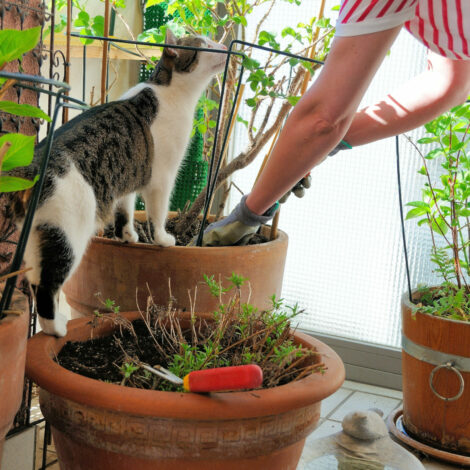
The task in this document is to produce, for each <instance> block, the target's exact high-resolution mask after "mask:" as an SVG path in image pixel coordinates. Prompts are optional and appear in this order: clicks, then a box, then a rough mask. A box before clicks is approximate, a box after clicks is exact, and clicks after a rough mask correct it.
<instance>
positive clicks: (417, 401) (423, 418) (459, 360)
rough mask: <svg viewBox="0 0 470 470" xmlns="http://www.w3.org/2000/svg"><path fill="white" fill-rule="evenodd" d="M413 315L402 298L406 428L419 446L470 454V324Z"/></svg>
mask: <svg viewBox="0 0 470 470" xmlns="http://www.w3.org/2000/svg"><path fill="white" fill-rule="evenodd" d="M413 299H414V300H415V301H416V302H417V303H418V302H419V300H420V299H419V294H417V292H416V291H415V292H414V294H413ZM413 307H414V309H413ZM414 310H416V305H413V304H411V302H410V301H409V299H408V295H406V296H404V297H403V299H402V325H403V352H402V375H403V422H404V425H405V427H406V430H407V431H408V432H409V433H410V434H411V435H412V436H414V437H415V438H417V439H418V441H420V442H423V443H426V444H428V445H431V446H432V447H435V448H438V449H442V450H446V451H448V452H454V453H457V454H465V455H470V420H469V418H468V417H469V416H470V350H469V344H470V322H468V321H459V320H455V319H452V318H446V317H444V316H443V317H438V316H433V315H429V314H426V313H423V312H419V311H418V312H416V313H414ZM430 410H432V412H430Z"/></svg>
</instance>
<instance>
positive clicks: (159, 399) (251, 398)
mask: <svg viewBox="0 0 470 470" xmlns="http://www.w3.org/2000/svg"><path fill="white" fill-rule="evenodd" d="M125 315H126V316H130V317H131V318H137V317H138V315H139V313H138V312H128V313H126V314H125ZM87 324H89V319H87V318H80V319H77V320H72V321H71V322H69V324H68V328H69V333H68V334H67V336H66V337H65V338H59V339H58V338H55V337H52V336H47V335H45V334H44V333H39V334H36V335H35V336H34V337H33V338H31V339H30V340H29V341H28V352H27V360H26V374H27V376H28V377H29V378H30V379H32V380H33V381H34V382H35V383H37V384H38V385H39V386H40V387H42V388H44V389H45V390H47V391H49V392H50V393H53V394H55V395H58V396H60V397H63V398H66V399H70V400H73V401H75V402H78V403H82V404H87V405H88V406H91V407H96V408H104V409H108V410H119V411H121V412H125V413H130V414H136V415H144V416H159V417H168V418H176V419H185V418H188V417H191V418H192V419H205V420H208V421H213V420H221V419H236V418H251V417H255V416H264V415H266V416H268V415H272V414H273V411H276V413H282V412H285V411H288V410H291V409H295V408H301V407H304V406H307V405H310V404H312V403H315V402H318V401H320V400H323V399H324V398H326V397H327V396H329V395H331V394H332V393H333V392H334V391H336V390H337V389H338V388H339V387H340V386H341V385H342V383H343V382H344V379H345V370H344V365H343V362H342V361H341V359H340V358H339V356H338V355H337V354H336V353H335V352H334V351H333V350H332V349H331V348H330V347H328V346H327V345H325V344H324V343H322V342H321V341H319V340H317V339H315V338H312V337H311V336H309V335H306V334H304V333H295V336H296V337H297V338H298V339H299V340H300V341H301V342H302V343H304V344H306V345H310V346H313V347H315V348H316V349H317V350H318V352H319V353H320V354H321V360H322V362H323V363H324V364H325V366H326V368H327V369H326V372H325V373H324V374H321V373H316V374H312V375H311V376H309V377H306V378H304V379H301V380H299V381H297V382H291V383H289V384H286V385H282V386H279V387H275V388H271V389H263V390H254V391H246V392H229V393H212V394H208V395H203V394H193V393H179V392H161V391H154V390H141V389H135V388H129V387H123V386H120V385H115V384H108V383H103V382H100V381H98V380H94V379H90V378H87V377H84V376H81V375H78V374H75V373H73V372H71V371H69V370H67V369H64V368H63V367H61V366H60V365H58V364H57V363H56V362H55V361H54V360H53V359H52V358H53V356H54V354H56V353H57V352H58V351H60V349H61V348H62V347H63V345H64V344H65V342H66V341H67V340H68V337H69V335H70V333H71V332H73V331H74V330H75V331H77V330H79V329H80V330H81V329H83V328H86V329H89V328H90V325H87Z"/></svg>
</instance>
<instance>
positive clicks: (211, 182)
mask: <svg viewBox="0 0 470 470" xmlns="http://www.w3.org/2000/svg"><path fill="white" fill-rule="evenodd" d="M72 36H76V37H81V38H87V39H96V40H100V41H109V42H111V44H113V45H114V43H115V44H133V45H137V46H156V47H172V48H173V49H189V50H194V51H195V50H198V51H203V52H211V53H216V54H226V55H227V59H226V61H225V70H224V75H223V79H222V89H221V92H220V103H222V102H223V99H224V96H225V88H226V84H227V70H228V65H229V62H230V58H231V57H232V56H239V57H242V58H246V55H245V53H243V52H240V51H237V50H234V48H235V46H236V45H240V46H244V47H250V48H254V49H259V50H262V51H265V52H271V53H274V54H278V55H283V56H286V57H290V58H292V59H297V60H301V61H305V62H310V63H314V64H321V65H323V61H321V60H316V59H311V58H309V57H305V56H301V55H298V54H292V53H291V52H284V51H278V50H276V49H272V48H270V47H266V46H260V45H258V44H254V43H251V42H247V41H242V40H240V39H234V40H233V41H231V43H230V45H229V47H228V49H227V50H219V49H209V48H204V47H193V46H180V45H174V44H166V43H156V42H142V41H132V40H129V39H116V38H105V37H102V36H85V35H80V34H77V33H72ZM115 47H118V46H117V45H115ZM244 70H245V68H244V66H243V64H242V65H241V68H240V72H239V75H238V83H237V88H236V91H235V98H234V100H233V104H232V107H231V109H230V112H229V118H228V122H227V126H226V128H225V131H224V136H223V141H222V146H221V147H220V152H219V155H216V149H217V141H218V138H219V131H220V118H221V116H220V113H221V107H220V106H219V110H218V113H217V120H216V125H215V132H214V142H213V145H212V154H211V158H210V163H209V172H208V177H207V191H206V196H205V201H204V209H203V215H202V223H201V229H200V231H199V233H198V236H197V242H196V245H197V246H201V245H202V237H203V234H204V225H205V221H206V219H207V216H208V212H209V207H210V204H211V201H212V197H213V195H214V192H215V190H216V186H217V177H218V174H219V170H220V165H221V163H222V158H221V156H222V155H223V154H224V151H225V148H226V146H227V141H228V134H229V129H230V124H231V123H232V121H233V118H234V114H235V107H236V103H237V98H238V95H239V92H240V86H241V84H242V79H243V73H244Z"/></svg>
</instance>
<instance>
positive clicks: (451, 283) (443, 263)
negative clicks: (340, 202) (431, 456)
mask: <svg viewBox="0 0 470 470" xmlns="http://www.w3.org/2000/svg"><path fill="white" fill-rule="evenodd" d="M425 128H426V131H427V136H426V137H424V138H422V139H421V140H419V141H418V143H421V144H434V145H433V147H434V148H433V149H432V150H431V151H429V152H427V153H423V152H422V151H421V150H420V149H418V147H417V146H415V147H416V148H417V150H418V151H419V153H420V154H421V156H422V160H423V167H422V168H421V169H420V171H419V172H420V173H421V174H422V175H423V176H424V178H425V183H424V187H423V190H422V194H423V198H422V200H421V201H414V202H410V203H408V205H409V206H411V207H412V208H411V210H410V211H409V212H408V215H407V218H408V219H410V218H418V224H420V225H425V226H427V227H429V228H430V229H431V234H432V242H433V246H432V251H431V260H432V261H433V263H434V264H435V271H436V273H438V274H439V275H440V277H441V278H442V283H441V284H440V285H437V286H420V287H418V288H417V289H416V290H415V291H414V292H413V294H412V302H411V301H410V300H409V298H408V295H405V296H404V297H403V300H402V322H403V356H402V357H403V371H402V373H403V422H404V425H405V427H406V430H407V432H409V433H410V434H411V435H412V436H414V437H416V438H417V439H418V440H419V441H421V442H423V443H425V444H428V445H430V446H432V447H435V448H438V449H441V450H444V451H447V452H454V453H456V454H465V455H468V454H469V453H470V438H469V436H470V420H469V419H468V416H469V413H470V386H469V384H470V366H469V364H470V349H469V344H470V291H469V286H468V282H469V279H470V276H469V275H470V264H469V246H470V239H469V220H470V219H469V217H470V203H469V199H468V198H469V196H470V153H469V148H470V146H469V143H470V136H469V130H470V105H469V103H466V104H463V105H461V106H457V107H456V108H454V109H452V110H451V112H449V113H446V114H444V115H442V116H440V117H438V118H437V119H435V120H434V121H432V122H430V123H429V124H427V125H426V126H425ZM432 160H437V161H438V163H439V165H440V167H441V172H440V173H441V174H440V178H439V179H438V182H434V181H432V179H433V178H432V176H431V172H430V168H429V167H430V164H431V163H430V162H431V161H432ZM432 163H436V162H432ZM467 460H468V459H467ZM467 463H468V461H467Z"/></svg>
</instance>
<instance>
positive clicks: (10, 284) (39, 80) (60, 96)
mask: <svg viewBox="0 0 470 470" xmlns="http://www.w3.org/2000/svg"><path fill="white" fill-rule="evenodd" d="M0 78H6V79H10V80H15V81H16V83H15V85H14V86H15V87H21V88H26V89H29V90H33V91H36V92H38V93H46V94H47V95H49V96H51V97H54V96H55V97H56V103H55V106H54V112H53V117H52V121H51V125H50V128H49V131H48V134H47V137H46V146H45V149H44V155H43V156H42V159H41V162H40V166H39V179H38V181H37V182H36V184H35V185H34V188H33V192H32V195H31V199H30V202H29V206H28V210H27V212H26V216H25V219H24V223H23V228H22V230H21V233H20V237H19V240H18V245H17V248H16V251H15V255H14V257H13V261H12V263H11V266H10V273H13V272H16V271H18V270H19V269H20V267H21V263H22V261H23V256H24V252H25V249H26V243H27V241H28V237H29V234H30V231H31V226H32V222H33V217H34V214H35V212H36V209H37V206H38V203H39V197H40V195H41V191H42V187H43V184H44V178H45V173H46V169H47V165H48V163H49V157H50V154H51V148H52V143H53V140H54V131H55V126H56V123H57V119H58V115H59V111H60V109H62V108H73V109H79V110H84V109H88V106H87V105H86V104H85V103H83V102H82V101H80V100H77V99H75V98H71V97H69V96H66V95H65V93H66V92H67V91H69V90H70V86H69V85H68V84H66V83H63V82H59V81H56V80H52V79H49V78H43V77H39V76H35V75H27V74H22V73H16V72H4V71H0ZM40 85H47V86H49V88H51V89H49V90H48V89H44V88H41V87H40ZM54 89H56V90H54ZM64 100H66V101H70V102H65V101H64ZM16 281H17V276H13V277H10V278H9V279H7V282H6V284H5V289H4V291H3V295H2V298H1V300H0V320H1V319H2V318H4V316H5V314H4V313H3V312H4V311H5V310H7V309H8V307H9V306H10V302H11V298H12V295H13V290H14V289H15V285H16Z"/></svg>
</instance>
